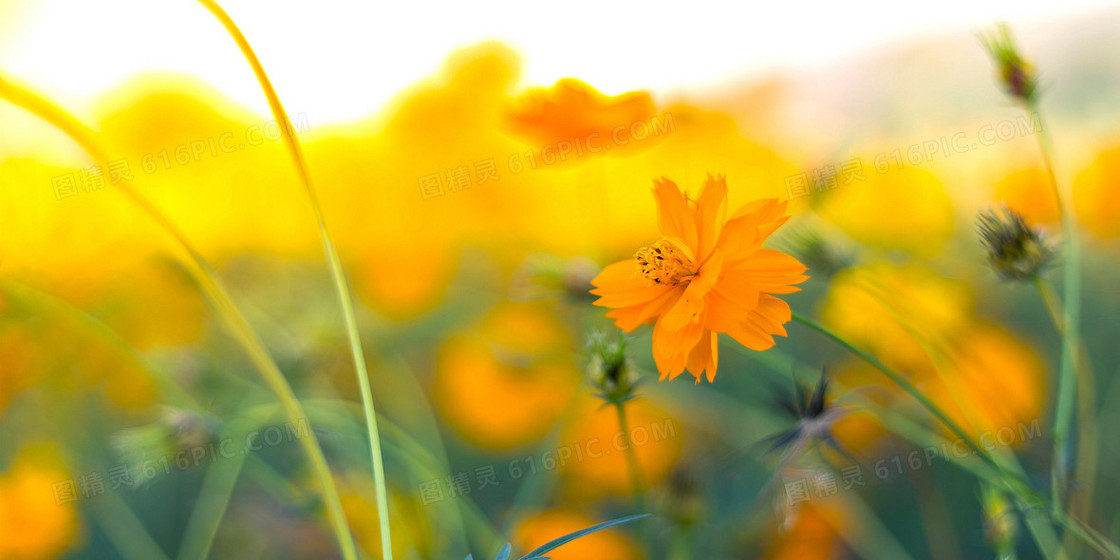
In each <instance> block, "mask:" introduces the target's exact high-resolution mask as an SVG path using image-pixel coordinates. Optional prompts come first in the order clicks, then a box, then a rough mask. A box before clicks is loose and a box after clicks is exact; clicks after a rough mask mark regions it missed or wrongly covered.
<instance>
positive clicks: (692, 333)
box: [653, 321, 706, 380]
mask: <svg viewBox="0 0 1120 560" xmlns="http://www.w3.org/2000/svg"><path fill="white" fill-rule="evenodd" d="M663 323H664V321H658V322H657V324H655V325H654V326H653V360H654V362H656V363H657V371H658V372H659V373H660V374H661V377H660V378H661V379H662V380H664V379H665V378H666V377H668V378H669V379H674V378H676V377H677V376H678V375H680V374H681V373H683V372H684V370H685V367H686V366H687V365H688V356H689V354H690V353H691V352H692V349H693V348H694V347H695V346H696V344H697V343H699V342H700V340H701V337H702V336H703V335H704V332H705V331H706V329H705V328H704V325H703V321H697V322H695V323H689V324H687V325H686V326H685V327H684V328H683V329H680V330H677V331H674V330H670V329H667V328H665V326H664V324H663Z"/></svg>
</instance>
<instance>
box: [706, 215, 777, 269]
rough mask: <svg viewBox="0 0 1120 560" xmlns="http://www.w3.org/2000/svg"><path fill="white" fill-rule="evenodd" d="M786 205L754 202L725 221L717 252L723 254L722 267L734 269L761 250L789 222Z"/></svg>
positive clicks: (717, 243) (717, 244)
mask: <svg viewBox="0 0 1120 560" xmlns="http://www.w3.org/2000/svg"><path fill="white" fill-rule="evenodd" d="M786 205H787V203H786V202H785V201H781V202H779V201H778V200H777V199H764V200H756V201H754V202H752V203H750V204H748V205H746V206H744V207H743V208H742V209H740V210H739V211H738V212H736V213H735V215H734V216H732V218H731V219H729V220H727V224H726V225H724V227H723V231H722V232H721V233H720V236H719V241H717V242H716V250H718V251H720V252H722V253H723V254H724V266H727V267H733V266H735V265H737V264H738V263H740V262H742V261H744V260H746V259H747V257H749V256H750V255H751V254H752V253H754V252H755V251H757V250H758V249H759V248H761V247H762V244H763V242H765V241H766V238H767V237H770V234H772V233H774V231H775V230H777V229H778V228H779V227H781V226H782V224H784V223H786V221H787V220H789V216H786Z"/></svg>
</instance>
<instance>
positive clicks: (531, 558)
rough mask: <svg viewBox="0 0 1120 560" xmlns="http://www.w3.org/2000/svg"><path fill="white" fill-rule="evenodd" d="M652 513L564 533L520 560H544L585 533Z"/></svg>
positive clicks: (621, 518)
mask: <svg viewBox="0 0 1120 560" xmlns="http://www.w3.org/2000/svg"><path fill="white" fill-rule="evenodd" d="M651 515H652V514H649V513H643V514H641V515H631V516H629V517H620V518H618V519H612V520H610V521H604V522H602V523H600V524H598V525H592V526H590V527H588V528H586V529H582V530H579V531H576V532H574V533H569V534H567V535H564V536H563V537H560V538H558V539H556V540H553V541H550V542H548V543H546V544H543V545H541V546H539V547H537V548H535V549H534V550H533V551H532V552H530V553H529V554H526V555H525V556H522V557H521V558H520V560H543V559H544V558H545V557H544V556H543V554H544V553H546V552H550V551H552V550H553V549H556V548H559V547H560V546H563V545H565V544H568V543H570V542H572V541H574V540H576V539H578V538H580V537H582V536H584V535H588V534H591V533H594V532H595V531H601V530H603V529H606V528H607V527H614V526H615V525H622V524H623V523H629V522H631V521H637V520H639V519H644V518H646V517H650V516H651Z"/></svg>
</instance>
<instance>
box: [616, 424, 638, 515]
mask: <svg viewBox="0 0 1120 560" xmlns="http://www.w3.org/2000/svg"><path fill="white" fill-rule="evenodd" d="M614 407H615V411H616V412H618V429H619V430H621V431H622V442H623V445H625V446H626V467H627V469H628V470H629V471H630V490H631V491H632V492H633V494H634V509H635V511H638V512H642V513H645V512H646V504H645V483H644V482H643V479H642V467H641V464H640V463H638V452H637V451H636V450H635V449H634V445H633V443H632V442H631V441H630V423H629V422H628V421H627V420H626V403H624V402H616V403H614Z"/></svg>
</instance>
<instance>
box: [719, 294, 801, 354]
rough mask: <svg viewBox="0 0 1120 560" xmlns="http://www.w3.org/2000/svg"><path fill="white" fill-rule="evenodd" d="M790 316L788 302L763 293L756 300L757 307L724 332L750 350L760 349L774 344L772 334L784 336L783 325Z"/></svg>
mask: <svg viewBox="0 0 1120 560" xmlns="http://www.w3.org/2000/svg"><path fill="white" fill-rule="evenodd" d="M790 318H791V314H790V310H789V304H787V303H786V302H784V301H782V300H780V299H778V298H776V297H773V296H767V295H763V296H762V297H760V298H759V300H758V307H756V308H755V309H754V310H752V311H751V312H750V313H748V314H747V316H746V317H745V319H744V320H743V321H741V322H740V323H738V324H737V325H734V328H731V329H728V330H727V331H726V332H727V334H728V335H730V336H731V338H734V339H735V340H736V341H737V342H738V343H739V344H742V345H743V346H746V347H747V348H750V349H751V350H757V351H762V350H766V349H769V348H771V347H773V346H774V335H780V336H786V329H785V327H784V325H785V324H786V323H788V322H789V320H790ZM720 326H724V325H720Z"/></svg>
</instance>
